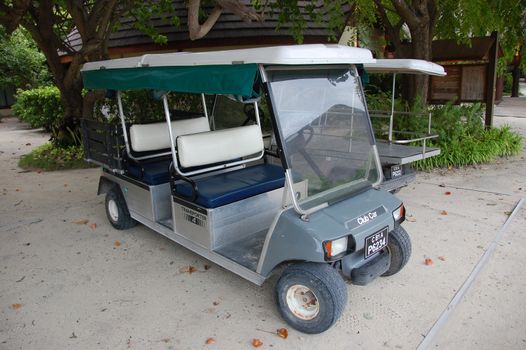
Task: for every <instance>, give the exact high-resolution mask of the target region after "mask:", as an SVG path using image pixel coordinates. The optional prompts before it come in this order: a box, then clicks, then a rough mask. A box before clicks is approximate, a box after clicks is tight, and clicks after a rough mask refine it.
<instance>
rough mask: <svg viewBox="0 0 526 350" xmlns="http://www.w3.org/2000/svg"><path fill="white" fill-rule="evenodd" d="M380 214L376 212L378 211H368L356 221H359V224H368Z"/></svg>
mask: <svg viewBox="0 0 526 350" xmlns="http://www.w3.org/2000/svg"><path fill="white" fill-rule="evenodd" d="M377 216H378V214H377V213H376V211H372V212H370V213H367V214H365V215H363V216H359V217H358V218H357V219H356V221H357V222H358V225H363V224H366V223H368V222H369V221H370V220H372V219H374V218H376V217H377Z"/></svg>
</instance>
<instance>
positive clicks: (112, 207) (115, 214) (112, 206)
mask: <svg viewBox="0 0 526 350" xmlns="http://www.w3.org/2000/svg"><path fill="white" fill-rule="evenodd" d="M108 213H109V214H110V218H111V220H112V221H114V222H117V220H119V208H118V207H117V203H116V202H115V201H114V200H113V199H110V200H109V201H108Z"/></svg>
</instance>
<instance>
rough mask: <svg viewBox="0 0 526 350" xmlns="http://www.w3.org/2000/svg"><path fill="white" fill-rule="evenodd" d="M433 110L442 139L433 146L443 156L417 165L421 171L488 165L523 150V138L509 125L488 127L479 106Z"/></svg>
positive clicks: (449, 105) (437, 108)
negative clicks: (485, 125) (436, 168)
mask: <svg viewBox="0 0 526 350" xmlns="http://www.w3.org/2000/svg"><path fill="white" fill-rule="evenodd" d="M431 111H432V114H433V129H434V132H436V133H437V134H438V138H437V139H434V140H431V142H429V146H430V147H438V148H440V150H441V154H440V155H438V156H435V157H431V158H428V159H424V160H422V161H418V162H416V163H415V166H416V167H417V168H419V169H430V168H433V167H450V166H466V165H472V164H480V163H488V162H491V161H493V160H495V159H496V158H498V157H508V156H512V155H517V154H519V153H520V151H521V149H522V142H523V140H522V136H520V135H519V134H518V133H516V132H514V131H512V130H511V128H510V127H509V126H503V127H493V128H490V129H486V128H485V127H484V123H483V118H484V108H483V107H482V105H480V104H478V103H477V104H470V105H460V106H458V105H452V104H446V105H443V106H434V107H433V108H432V109H431Z"/></svg>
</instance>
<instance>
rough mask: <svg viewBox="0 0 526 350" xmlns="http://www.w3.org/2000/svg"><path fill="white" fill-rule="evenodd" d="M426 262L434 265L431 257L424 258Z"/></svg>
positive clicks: (428, 264)
mask: <svg viewBox="0 0 526 350" xmlns="http://www.w3.org/2000/svg"><path fill="white" fill-rule="evenodd" d="M424 264H426V265H427V266H430V265H433V259H431V258H426V259H425V260H424Z"/></svg>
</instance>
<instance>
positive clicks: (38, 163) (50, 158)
mask: <svg viewBox="0 0 526 350" xmlns="http://www.w3.org/2000/svg"><path fill="white" fill-rule="evenodd" d="M18 166H19V167H21V168H24V169H42V170H49V171H51V170H64V169H78V168H89V167H92V165H90V164H89V163H87V162H85V161H84V159H83V150H82V146H69V147H57V146H55V145H53V144H52V143H45V144H43V145H42V146H40V147H37V148H35V149H34V150H33V151H32V152H31V153H29V154H26V155H24V156H22V158H20V161H19V163H18Z"/></svg>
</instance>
